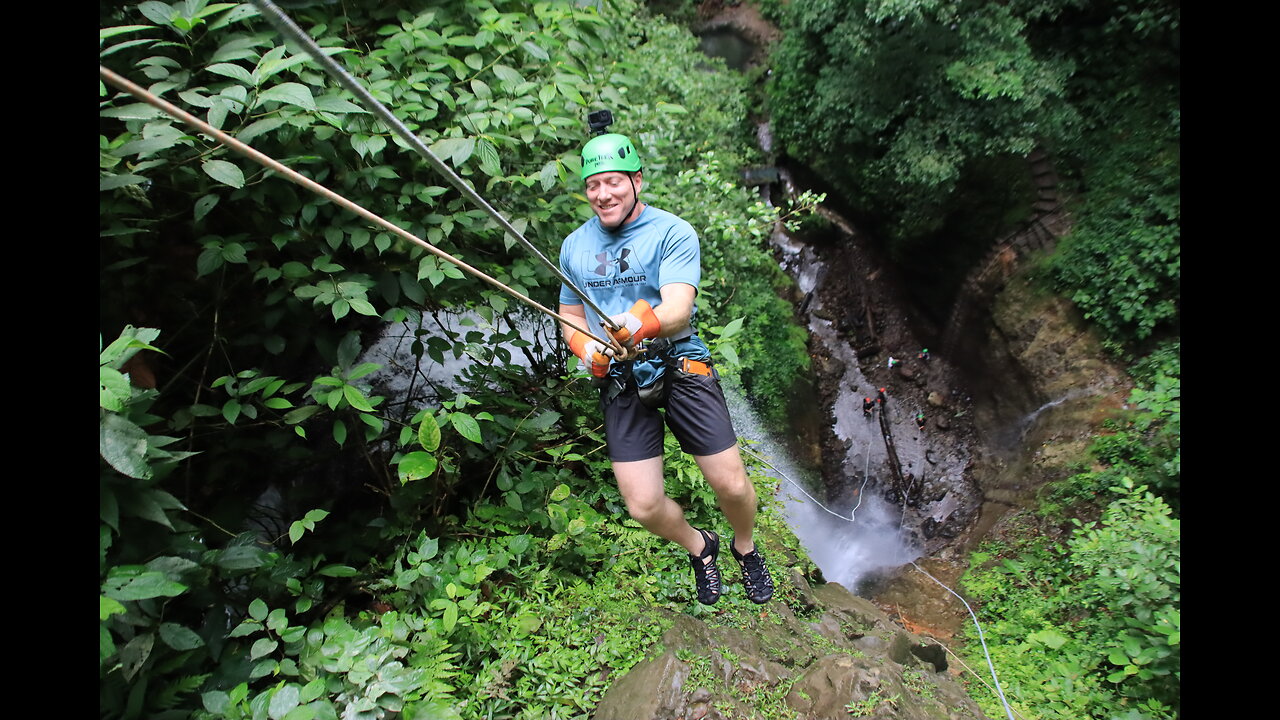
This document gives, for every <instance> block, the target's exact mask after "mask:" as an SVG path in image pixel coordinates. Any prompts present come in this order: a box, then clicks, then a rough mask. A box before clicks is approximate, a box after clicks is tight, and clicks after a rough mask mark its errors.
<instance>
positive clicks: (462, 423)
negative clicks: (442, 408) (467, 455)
mask: <svg viewBox="0 0 1280 720" xmlns="http://www.w3.org/2000/svg"><path fill="white" fill-rule="evenodd" d="M449 424H450V425H453V428H454V429H455V430H457V431H458V434H459V435H462V437H464V438H466V439H468V440H470V441H471V442H473V443H476V444H477V445H478V444H480V443H482V442H484V439H483V438H481V437H480V424H479V423H478V422H476V419H475V418H473V417H471V416H470V415H468V414H466V413H461V412H453V413H449Z"/></svg>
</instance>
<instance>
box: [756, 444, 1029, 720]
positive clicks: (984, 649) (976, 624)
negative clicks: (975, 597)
mask: <svg viewBox="0 0 1280 720" xmlns="http://www.w3.org/2000/svg"><path fill="white" fill-rule="evenodd" d="M742 449H743V450H745V451H747V452H748V453H750V455H751V456H752V457H754V458H755V459H757V460H759V461H760V462H762V463H764V464H765V465H768V466H769V467H770V468H772V469H773V470H774V471H775V472H777V473H778V474H779V475H781V476H782V479H783V480H786V481H787V482H789V483H791V484H792V485H794V486H796V488H798V489H799V490H800V492H802V493H804V496H805V497H807V498H809V499H810V500H811V501H813V504H815V505H817V506H818V507H820V508H822V509H823V510H826V511H827V512H829V513H831V514H832V515H835V516H836V517H838V518H840V519H841V520H845V521H847V522H856V520H854V518H853V512H850V513H849V517H845V516H843V515H841V514H840V513H838V512H835V511H834V510H832V509H830V508H828V507H827V506H826V505H823V504H822V503H820V502H818V500H817V499H816V498H814V497H813V496H812V495H810V494H809V493H808V492H806V491H805V489H804V488H803V487H802V486H801V485H800V483H798V482H796V481H795V480H792V479H791V478H789V477H787V474H786V473H784V472H782V471H781V470H779V469H778V468H777V467H775V466H774V465H773V464H772V463H770V462H769V461H768V460H765V459H764V458H762V457H760V456H759V455H758V454H756V453H755V452H754V451H752V450H751V448H748V447H743V448H742ZM870 450H871V443H870V441H868V442H867V450H866V451H865V452H864V455H866V456H867V463H870V462H871V458H870ZM862 476H863V477H862V486H863V487H866V484H867V471H866V467H865V466H864V468H863V471H862ZM861 505H862V490H861V489H859V490H858V505H855V506H854V508H853V509H854V511H856V510H857V509H858V507H859V506H861ZM905 512H906V508H905V507H904V508H903V513H904V514H905ZM908 562H910V563H911V567H913V568H915V569H916V570H919V571H920V572H922V573H924V574H925V576H926V577H928V578H929V579H930V580H932V581H934V582H936V583H938V585H940V586H941V587H942V589H943V590H946V591H947V592H949V593H951V594H952V595H955V596H956V599H957V600H959V601H960V602H961V603H962V604H963V605H964V609H965V610H968V611H969V617H971V618H973V625H974V627H976V628H978V641H979V642H980V643H982V652H983V654H984V655H986V658H987V667H989V668H991V679H993V680H995V683H996V694H997V695H999V696H1000V703H1001V704H1002V705H1004V709H1005V713H1006V714H1008V716H1009V720H1014V718H1013V709H1012V708H1010V707H1009V701H1008V700H1006V699H1005V697H1004V690H1002V689H1001V688H1000V678H999V677H997V676H996V666H995V664H994V663H992V662H991V652H990V650H988V649H987V639H986V637H985V636H984V635H983V634H982V625H981V623H979V622H978V616H977V615H976V614H974V612H973V608H971V607H969V603H968V602H966V601H965V599H964V598H963V597H960V594H959V593H957V592H956V591H955V590H952V589H951V588H949V587H947V586H946V585H943V584H942V581H941V580H938V578H936V577H934V576H932V575H930V574H929V573H928V572H926V571H925V569H924V568H922V567H920V566H919V565H916V563H915V561H914V560H909V561H908Z"/></svg>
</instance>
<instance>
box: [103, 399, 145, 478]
mask: <svg viewBox="0 0 1280 720" xmlns="http://www.w3.org/2000/svg"><path fill="white" fill-rule="evenodd" d="M98 449H99V452H100V453H101V454H102V459H104V460H106V461H107V463H108V464H109V465H111V467H113V468H115V469H116V470H117V471H119V472H120V473H122V474H124V475H128V476H129V477H131V478H137V479H139V480H149V479H151V474H152V473H151V466H150V465H149V464H147V433H146V431H144V430H143V429H142V428H140V427H138V426H137V425H135V424H134V423H132V422H130V421H129V420H128V419H126V418H124V417H122V416H120V415H115V414H108V415H107V416H106V417H104V418H102V423H101V425H100V426H99V435H98Z"/></svg>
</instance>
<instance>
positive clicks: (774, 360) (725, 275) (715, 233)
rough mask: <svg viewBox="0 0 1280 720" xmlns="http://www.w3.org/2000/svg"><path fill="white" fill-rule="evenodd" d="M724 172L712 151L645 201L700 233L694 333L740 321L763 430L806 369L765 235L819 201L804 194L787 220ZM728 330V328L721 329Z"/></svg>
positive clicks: (745, 366) (786, 281) (800, 336)
mask: <svg viewBox="0 0 1280 720" xmlns="http://www.w3.org/2000/svg"><path fill="white" fill-rule="evenodd" d="M726 174H727V173H726V172H725V166H724V164H723V163H722V162H721V160H720V158H719V157H717V156H716V154H715V153H714V152H713V151H708V152H707V153H705V154H704V156H703V158H702V160H701V162H700V163H699V165H698V166H697V167H696V168H692V169H689V170H684V171H682V172H680V173H679V174H678V175H677V176H676V178H675V182H674V184H672V185H667V186H663V187H659V188H657V189H655V190H653V192H652V193H651V194H652V195H653V197H654V200H653V202H654V203H655V204H661V205H662V206H664V207H667V209H670V210H672V211H674V212H676V213H677V214H679V215H681V216H682V217H684V218H685V219H686V220H688V221H689V222H690V223H692V224H693V226H694V227H695V228H697V229H698V232H699V234H700V239H701V242H702V245H701V247H702V262H703V267H704V272H703V280H702V284H701V286H700V288H699V292H698V317H699V326H700V327H707V328H709V333H711V334H714V333H716V329H715V328H716V327H717V324H718V323H726V322H727V321H728V319H729V318H742V320H743V322H742V331H741V332H740V333H737V338H738V339H737V341H736V342H735V343H734V344H733V348H734V350H735V352H734V357H735V358H740V359H741V363H740V365H739V367H738V368H737V369H738V372H739V373H740V375H741V377H742V380H743V384H744V385H745V386H746V387H747V388H748V389H749V395H750V397H751V398H752V399H753V400H754V404H755V405H756V406H757V408H758V409H759V410H760V411H761V413H762V415H763V416H764V417H765V420H766V422H779V421H782V420H784V419H785V418H784V417H783V416H782V413H783V412H784V410H783V409H782V405H781V404H779V403H770V402H768V400H767V399H768V398H778V397H785V396H786V395H787V394H788V393H789V392H790V390H791V386H792V383H794V382H795V381H796V379H797V378H798V377H800V375H801V373H803V372H805V371H807V370H808V369H809V354H808V346H807V341H808V336H807V334H806V333H805V331H804V329H803V328H801V327H800V326H798V325H797V324H796V323H795V321H794V309H793V308H792V307H791V304H790V303H789V302H787V301H786V300H784V299H783V297H784V295H783V294H784V292H785V290H786V289H787V288H788V287H789V286H790V285H791V284H792V281H791V279H790V278H789V277H788V276H787V275H786V274H785V273H784V272H783V271H782V270H781V268H779V266H778V263H777V262H776V261H775V260H774V259H773V257H772V255H771V254H770V253H769V252H768V248H769V235H770V234H771V233H772V232H773V228H774V224H775V222H776V221H778V220H779V219H781V220H782V221H783V222H784V223H787V224H789V225H795V224H797V223H799V222H801V221H802V220H803V219H804V218H806V217H809V216H811V215H812V214H813V210H814V208H815V207H816V206H817V205H818V204H819V203H821V202H822V200H823V198H822V196H815V195H813V194H811V193H810V194H805V195H802V196H801V197H799V198H797V199H796V200H795V203H794V206H793V207H792V208H790V209H789V211H788V212H787V214H786V215H785V217H784V216H782V211H781V210H779V209H777V208H772V207H769V206H767V205H765V204H764V203H763V202H761V201H760V200H758V199H753V198H752V197H751V194H750V192H749V191H748V190H747V189H745V188H743V187H741V186H740V185H737V184H736V183H733V182H731V181H729V180H727V179H726V178H725V175H726ZM726 327H727V325H726Z"/></svg>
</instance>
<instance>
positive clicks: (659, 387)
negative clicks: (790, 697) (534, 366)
mask: <svg viewBox="0 0 1280 720" xmlns="http://www.w3.org/2000/svg"><path fill="white" fill-rule="evenodd" d="M589 122H590V123H591V125H592V130H594V131H596V133H597V136H596V137H594V138H592V139H591V140H590V141H589V142H587V143H586V145H585V146H583V148H582V179H583V181H584V183H585V190H586V196H587V202H588V203H589V204H590V205H591V210H592V212H593V213H594V214H595V217H593V218H591V219H590V220H588V221H586V222H585V223H583V224H582V225H581V226H580V227H579V228H578V229H577V230H574V231H573V232H572V233H570V234H569V236H568V237H566V238H565V239H564V242H563V243H562V244H561V247H560V269H561V271H562V272H563V273H564V275H565V276H566V277H568V278H570V279H571V281H572V282H573V284H574V285H577V286H578V288H580V289H581V292H584V293H585V294H586V295H587V296H588V298H589V299H590V303H585V302H584V301H583V299H582V298H581V297H580V296H579V295H578V294H577V293H575V291H574V290H573V289H572V288H571V287H570V286H569V285H567V284H564V285H562V286H561V290H560V309H559V312H560V314H561V315H563V316H564V317H565V318H568V319H570V320H573V321H575V322H576V323H577V324H579V326H580V327H583V328H595V327H601V328H603V329H604V330H605V332H606V333H608V334H609V336H610V339H611V340H613V341H614V344H613V345H612V346H611V345H606V344H604V343H602V342H600V341H599V340H595V339H591V338H589V337H587V336H586V335H585V334H584V333H581V332H578V331H577V330H575V329H573V328H572V327H569V326H568V325H567V324H565V323H563V322H562V323H561V324H560V325H561V330H562V332H563V333H564V337H565V341H566V342H567V343H568V344H569V347H570V348H571V349H572V350H573V352H574V354H575V355H577V356H578V357H579V358H581V359H582V362H583V363H584V364H585V365H587V366H589V367H590V368H591V374H592V376H593V377H594V378H596V383H597V385H598V386H599V387H600V402H601V407H602V409H603V412H604V420H605V436H606V440H607V444H608V452H609V459H610V460H611V461H612V464H613V471H614V474H615V476H616V478H617V482H618V490H619V491H620V492H621V493H622V497H623V499H624V500H625V501H626V505H627V512H628V513H630V514H631V517H632V518H634V519H635V520H636V521H637V522H639V523H640V524H641V525H642V526H644V527H645V528H646V529H648V530H649V531H650V532H652V533H654V534H655V535H658V536H659V537H662V538H665V539H667V540H670V541H672V542H674V543H677V544H679V545H680V546H682V547H684V549H685V550H686V551H687V552H688V553H689V560H690V564H691V565H692V566H693V573H694V581H695V584H696V588H697V597H698V601H699V602H701V603H703V604H705V605H711V604H713V603H715V602H716V601H717V600H719V599H720V596H721V593H722V589H723V588H722V583H721V577H720V570H719V567H718V566H717V564H716V560H717V555H718V554H719V550H720V538H719V536H718V535H717V534H716V533H715V532H712V531H710V530H705V529H701V528H695V527H693V526H692V525H690V524H689V522H688V521H687V520H686V519H685V516H684V510H683V509H682V508H681V507H680V506H679V505H678V504H676V502H675V501H674V500H672V499H671V498H670V497H668V496H667V495H666V492H665V489H664V484H663V437H664V434H665V427H669V428H671V432H672V433H673V434H674V435H675V437H676V439H677V440H678V441H679V443H680V447H681V449H682V450H683V451H684V452H687V453H689V454H690V455H692V456H693V458H694V460H695V461H696V462H697V464H698V468H699V470H701V471H702V474H703V477H704V478H706V480H707V483H708V484H709V485H710V486H711V489H712V490H713V491H714V492H715V494H716V497H717V499H718V500H719V503H720V508H721V510H722V511H723V512H724V515H725V518H726V520H727V521H728V523H729V525H730V527H732V528H733V533H734V535H733V538H732V540H731V542H730V551H731V552H732V554H733V557H734V559H736V560H737V561H738V563H739V565H740V566H741V568H742V572H743V586H744V587H745V588H746V594H747V597H748V598H749V599H750V600H751V601H752V602H755V603H764V602H767V601H768V600H769V599H770V598H771V597H773V580H772V578H771V577H770V575H769V570H768V568H767V567H766V565H765V559H764V557H763V555H761V554H760V551H759V550H758V549H757V548H756V546H755V543H754V541H753V532H754V527H755V517H756V507H757V504H756V492H755V487H754V485H752V483H751V480H750V479H749V478H748V477H747V472H746V467H745V466H744V465H743V463H742V456H741V454H740V452H739V448H738V440H737V434H736V433H735V432H734V429H733V425H732V423H731V421H730V419H729V410H728V407H727V405H726V404H725V399H724V394H723V392H722V391H721V388H720V382H719V375H718V374H717V373H716V371H715V370H714V369H713V368H712V364H711V353H710V351H709V350H708V349H707V346H706V344H705V343H704V342H703V341H702V339H701V338H699V337H698V335H697V332H696V328H695V324H694V322H693V320H694V316H695V314H696V312H697V308H696V305H695V302H694V301H695V298H696V296H697V288H698V283H699V281H700V280H701V273H702V269H701V265H700V261H701V255H700V249H699V241H698V235H697V232H696V231H695V230H694V229H693V226H692V225H690V224H689V223H688V222H686V221H685V220H683V219H681V218H679V217H678V216H676V215H674V214H672V213H670V212H667V211H665V210H660V209H658V208H655V207H652V206H650V205H648V204H646V203H644V202H643V201H641V200H640V193H641V192H642V191H643V188H644V172H643V169H642V163H641V161H640V157H639V155H638V154H637V153H636V149H635V146H634V145H633V144H632V142H631V140H630V139H628V138H627V137H626V136H625V135H620V134H617V133H603V130H604V128H605V127H607V126H608V124H609V123H611V122H612V116H611V115H610V114H609V113H608V111H600V112H596V113H592V114H591V116H590V117H589ZM588 304H592V305H594V306H596V307H598V308H600V309H601V310H603V311H604V312H605V313H609V317H608V320H607V321H606V320H605V318H602V317H599V316H598V315H597V314H596V313H595V312H594V310H592V309H591V308H589V307H587V305H588Z"/></svg>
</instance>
